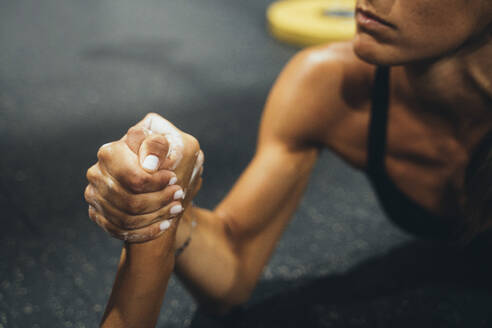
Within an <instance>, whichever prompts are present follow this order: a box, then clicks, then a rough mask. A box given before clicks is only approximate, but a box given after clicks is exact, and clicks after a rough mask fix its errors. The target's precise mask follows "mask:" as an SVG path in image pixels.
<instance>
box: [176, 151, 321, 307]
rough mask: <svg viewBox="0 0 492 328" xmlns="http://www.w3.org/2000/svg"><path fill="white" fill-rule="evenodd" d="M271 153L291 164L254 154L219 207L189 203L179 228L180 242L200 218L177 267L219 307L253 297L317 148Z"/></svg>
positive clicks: (197, 293) (206, 299) (192, 287)
mask: <svg viewBox="0 0 492 328" xmlns="http://www.w3.org/2000/svg"><path fill="white" fill-rule="evenodd" d="M269 155H272V158H276V160H280V161H282V162H283V163H288V164H286V165H284V166H283V167H282V166H281V167H279V166H278V165H277V166H276V165H275V163H271V162H270V159H269V158H270V157H262V158H257V159H255V160H253V162H252V163H251V165H250V167H249V168H248V169H247V170H246V171H245V173H244V174H243V175H242V177H241V178H240V179H239V181H238V182H237V183H236V185H235V187H234V188H233V189H232V190H231V192H230V193H229V195H228V196H227V197H226V198H225V199H224V201H222V202H221V204H220V205H219V206H218V207H217V208H216V209H215V210H214V211H208V210H203V209H198V208H190V209H189V210H187V211H186V212H185V214H184V221H182V222H181V225H180V229H179V230H178V234H177V244H176V246H177V247H179V245H181V244H182V243H183V242H184V241H185V240H186V238H187V236H188V235H189V227H190V226H191V222H190V221H191V220H195V221H196V222H197V224H196V227H195V228H194V230H193V232H192V238H191V242H190V244H189V245H188V247H187V248H186V250H185V251H184V252H183V253H182V254H181V255H180V257H179V258H178V260H177V263H176V272H177V273H178V275H179V276H180V278H181V279H182V280H183V282H184V283H185V285H186V286H187V287H188V288H189V289H190V291H191V292H192V293H193V294H194V296H195V297H196V298H197V300H198V301H199V302H200V303H202V304H204V305H207V306H211V308H212V309H213V310H215V311H218V312H222V311H223V310H224V309H226V308H228V307H230V306H231V305H235V304H238V303H241V302H244V301H246V300H247V298H248V297H249V294H250V293H251V291H252V289H253V288H254V286H255V285H256V282H257V280H258V278H259V276H260V274H261V272H262V270H263V267H264V265H265V264H266V262H267V261H268V259H269V258H270V255H271V253H272V252H273V250H274V246H275V244H276V242H277V241H278V239H279V238H280V236H281V234H282V231H283V230H284V228H285V226H286V224H287V222H288V221H289V219H290V217H291V216H292V213H293V212H294V210H295V208H296V207H297V205H298V203H299V201H300V199H301V196H302V193H303V191H304V189H305V187H306V184H307V181H308V177H309V173H310V171H311V168H312V166H313V165H314V161H315V159H316V156H317V151H315V150H313V151H311V152H310V153H308V154H304V155H303V156H302V159H303V160H302V161H301V160H297V161H296V159H297V158H296V156H288V155H284V156H280V155H279V156H274V155H276V154H275V153H274V152H273V154H272V152H270V153H269ZM295 162H297V163H298V164H296V163H295ZM270 165H272V168H270V167H269V166H270ZM273 166H276V169H273ZM263 174H264V175H265V176H263Z"/></svg>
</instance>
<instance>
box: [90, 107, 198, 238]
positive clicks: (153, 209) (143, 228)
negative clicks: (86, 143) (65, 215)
mask: <svg viewBox="0 0 492 328" xmlns="http://www.w3.org/2000/svg"><path fill="white" fill-rule="evenodd" d="M97 158H98V162H97V163H96V164H95V165H93V166H92V167H91V168H90V169H89V170H88V171H87V179H88V180H89V185H88V186H87V188H86V189H85V193H84V196H85V199H86V201H87V202H88V203H89V217H90V218H91V219H92V220H93V221H94V222H96V223H97V224H98V225H99V226H100V227H102V228H103V229H104V230H105V231H107V232H108V233H110V234H111V235H112V236H114V237H116V238H118V239H122V240H125V241H127V242H145V241H148V240H152V239H155V238H157V237H158V236H160V235H161V234H162V233H163V232H164V231H166V230H167V229H168V228H169V227H170V226H171V225H172V224H173V223H176V222H175V221H176V219H179V217H180V216H181V214H182V213H183V211H184V209H185V208H186V207H187V206H188V204H189V203H190V202H191V200H192V199H193V197H194V196H195V195H196V193H197V192H198V190H199V189H200V186H201V175H202V172H203V166H202V165H203V159H204V158H203V152H202V151H201V150H200V145H199V143H198V141H197V140H196V139H195V138H194V137H193V136H191V135H189V134H187V133H184V132H182V131H180V130H179V129H177V128H176V127H175V126H174V125H172V124H171V123H170V122H169V121H167V120H165V119H164V118H162V117H161V116H159V115H157V114H153V113H151V114H148V115H147V116H146V117H145V118H144V119H143V120H142V121H140V122H139V123H137V124H136V125H135V126H133V127H132V128H130V129H129V130H128V132H127V134H126V135H125V136H124V137H123V138H121V139H120V140H118V141H115V142H111V143H108V144H105V145H103V146H102V147H101V148H100V149H99V151H98V152H97Z"/></svg>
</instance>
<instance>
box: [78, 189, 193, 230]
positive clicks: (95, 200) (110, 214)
mask: <svg viewBox="0 0 492 328" xmlns="http://www.w3.org/2000/svg"><path fill="white" fill-rule="evenodd" d="M85 196H86V200H87V202H88V203H89V204H90V205H92V206H93V207H95V208H96V209H97V210H98V211H99V212H100V213H101V214H103V215H104V216H105V218H106V219H107V220H108V221H110V222H111V223H113V224H114V225H116V226H118V227H120V228H122V229H125V230H134V229H138V228H142V227H146V226H148V225H151V224H152V223H154V222H157V221H162V220H163V219H170V218H173V217H176V216H179V215H180V214H181V213H182V212H183V206H182V204H181V202H180V201H172V202H170V203H169V204H167V205H166V206H164V207H162V208H160V209H158V210H157V211H154V212H152V213H148V214H141V215H131V214H128V213H126V212H123V211H121V210H120V209H118V208H116V207H114V206H112V204H110V203H109V202H108V201H107V200H106V199H104V198H102V197H100V195H99V194H98V193H97V191H96V190H95V189H94V187H93V186H92V185H89V186H88V187H87V188H86V192H85ZM180 200H181V199H180Z"/></svg>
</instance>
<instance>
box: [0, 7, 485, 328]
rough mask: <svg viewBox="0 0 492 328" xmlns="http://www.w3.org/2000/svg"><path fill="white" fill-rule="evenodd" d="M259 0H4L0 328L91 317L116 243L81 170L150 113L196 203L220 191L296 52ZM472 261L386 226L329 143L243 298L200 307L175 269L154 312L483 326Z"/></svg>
mask: <svg viewBox="0 0 492 328" xmlns="http://www.w3.org/2000/svg"><path fill="white" fill-rule="evenodd" d="M298 1H301V0H298ZM302 1H304V0H302ZM270 5H272V1H269V0H248V1H231V0H228V1H225V0H181V1H176V0H174V1H172V0H140V1H135V0H133V1H130V0H118V1H116V0H102V1H101V0H98V1H95V0H85V1H80V0H78V1H77V0H65V1H61V0H44V1H34V0H18V1H6V0H0V147H1V149H0V150H1V152H0V173H1V175H0V182H1V184H0V206H1V207H0V209H1V212H0V215H1V221H0V222H1V224H2V225H1V228H0V328H5V327H13V328H15V327H22V328H26V327H29V328H31V327H32V328H39V327H75V328H82V327H96V326H97V325H98V323H99V321H100V319H101V316H102V313H103V311H104V307H105V304H106V301H107V299H108V297H109V292H110V290H111V286H112V282H113V278H114V274H115V272H116V266H117V262H118V259H119V254H120V249H121V242H120V241H118V240H114V239H112V238H110V237H109V236H108V235H106V234H105V233H104V232H103V231H102V230H100V229H99V228H98V227H97V226H96V225H95V224H93V223H92V222H91V221H90V220H89V219H88V216H87V205H86V204H85V202H84V200H83V190H84V188H85V185H86V180H85V171H86V170H87V169H88V168H89V167H90V166H91V165H92V164H93V163H95V161H96V152H97V149H98V148H99V146H100V145H102V144H103V143H106V142H109V141H113V140H115V139H119V138H120V137H121V136H122V135H123V134H124V133H125V132H126V130H127V129H128V128H129V127H130V126H131V125H133V124H134V123H136V122H137V121H138V120H140V119H141V118H142V117H143V116H144V115H145V114H146V113H148V112H151V111H152V112H157V113H159V114H161V115H163V116H164V117H166V118H167V119H169V120H171V121H172V122H174V123H175V124H176V125H177V126H178V127H179V128H181V129H183V130H184V131H187V132H188V133H191V134H193V135H194V136H196V137H197V138H198V140H199V141H200V143H201V146H202V148H203V150H204V152H205V156H206V163H205V172H204V184H203V188H202V191H201V192H200V194H199V195H198V198H197V201H196V203H197V204H198V205H199V206H202V207H207V208H212V207H213V206H215V205H216V204H217V202H218V201H219V200H220V199H221V198H222V197H223V196H224V195H225V194H226V192H227V191H228V190H229V188H230V187H231V186H232V184H233V182H234V180H235V179H236V177H237V176H238V175H239V173H240V172H241V171H242V169H243V168H244V167H245V166H246V165H247V163H248V161H249V159H250V158H251V156H252V154H253V151H254V146H255V142H256V133H257V127H258V122H259V118H260V114H261V111H262V107H263V104H264V101H265V99H266V96H267V94H268V91H269V88H270V86H271V85H272V84H273V83H274V80H275V78H276V76H277V75H278V73H279V72H280V70H281V68H282V67H283V66H284V64H285V63H286V62H287V61H288V60H289V58H291V57H292V56H293V55H294V54H295V53H296V52H297V51H298V48H297V47H295V46H292V45H286V44H283V43H280V42H279V41H276V40H275V39H274V38H272V37H271V36H270V34H269V33H268V32H267V30H268V26H270V29H271V30H272V23H271V22H270V23H268V22H267V20H266V12H267V9H268V7H269V6H270ZM342 16H343V13H342ZM269 17H270V16H269ZM274 34H275V33H274ZM277 36H278V34H277ZM284 39H285V38H284ZM284 41H292V42H291V43H298V42H297V41H298V40H292V39H289V38H287V40H284ZM471 268H472V266H471V265H470V264H469V263H468V259H467V258H466V257H465V256H462V257H460V256H457V255H456V254H454V253H452V252H449V251H448V250H447V249H446V248H445V247H442V246H438V245H433V244H429V243H422V242H418V241H415V240H414V239H413V238H412V237H410V236H408V235H406V234H405V233H404V232H402V231H400V230H398V229H397V228H396V227H394V226H393V225H392V224H391V223H390V222H389V221H387V219H385V217H384V214H383V213H382V212H381V209H380V208H379V205H378V203H377V200H376V199H375V196H374V195H373V193H372V191H371V188H370V186H369V184H368V182H367V180H366V178H365V177H364V176H363V175H362V174H361V173H359V172H356V171H354V170H353V169H351V168H350V167H348V166H347V165H346V164H344V163H343V162H342V161H340V160H339V159H337V158H336V157H335V156H334V155H333V154H331V153H330V152H329V151H325V152H324V153H323V154H322V156H321V159H320V161H319V163H318V164H317V166H316V169H315V172H314V174H313V177H312V179H311V183H310V185H309V187H308V190H307V193H306V195H305V197H304V200H303V202H302V204H301V206H300V208H299V210H298V211H297V212H296V214H295V217H294V219H293V222H292V224H291V225H290V226H289V228H288V229H287V231H286V233H285V235H284V237H283V239H282V240H281V242H280V245H279V247H278V249H277V251H276V253H275V255H274V257H273V259H272V260H271V262H270V264H269V265H268V267H267V268H266V269H265V272H264V274H263V276H262V279H261V282H260V284H259V286H258V288H257V289H256V291H255V293H254V295H253V298H252V300H251V301H250V302H249V303H248V304H246V305H245V306H244V307H242V308H240V309H238V310H236V311H235V312H233V313H232V314H231V315H229V316H228V317H226V318H216V317H212V316H208V315H206V314H204V313H202V312H201V311H200V310H199V309H197V307H196V305H195V304H194V302H193V300H192V299H191V297H190V296H189V295H188V294H187V293H186V291H184V289H183V288H182V287H181V286H180V284H179V282H178V281H177V280H175V279H174V278H173V280H172V281H171V283H170V285H169V288H168V292H167V295H166V299H165V301H164V304H163V306H162V311H161V314H160V319H159V323H158V327H190V326H191V327H280V326H282V327H416V326H421V327H491V326H492V318H491V315H492V314H491V310H490V309H491V306H492V296H491V293H490V290H489V289H486V288H485V287H484V286H485V283H486V282H487V281H488V279H489V277H485V278H483V277H482V278H483V279H482V278H481V277H479V275H477V274H476V270H473V269H471Z"/></svg>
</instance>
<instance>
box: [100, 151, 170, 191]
mask: <svg viewBox="0 0 492 328" xmlns="http://www.w3.org/2000/svg"><path fill="white" fill-rule="evenodd" d="M97 156H98V159H99V167H100V170H101V171H106V172H107V173H108V174H109V175H111V176H112V177H113V178H114V179H115V180H117V181H119V183H120V184H121V185H122V186H123V187H124V188H125V189H126V190H128V191H130V192H132V193H146V192H154V191H158V190H162V189H164V188H165V187H166V186H167V185H168V184H169V183H171V184H174V183H176V179H173V178H175V177H176V175H175V174H174V173H173V172H171V171H167V170H160V171H157V172H154V173H153V174H150V173H148V172H146V171H145V170H143V169H142V168H141V166H140V163H139V161H138V158H137V155H136V154H134V153H133V152H132V151H131V150H130V149H129V148H128V146H127V144H126V143H125V142H123V141H118V142H114V143H112V144H111V146H109V147H103V148H101V149H100V150H99V152H98V154H97Z"/></svg>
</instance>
